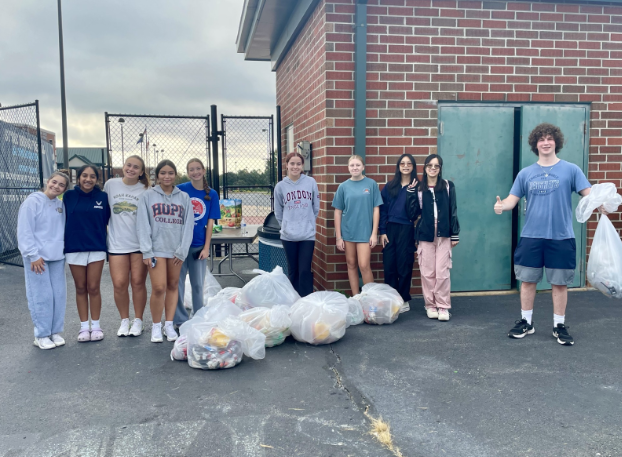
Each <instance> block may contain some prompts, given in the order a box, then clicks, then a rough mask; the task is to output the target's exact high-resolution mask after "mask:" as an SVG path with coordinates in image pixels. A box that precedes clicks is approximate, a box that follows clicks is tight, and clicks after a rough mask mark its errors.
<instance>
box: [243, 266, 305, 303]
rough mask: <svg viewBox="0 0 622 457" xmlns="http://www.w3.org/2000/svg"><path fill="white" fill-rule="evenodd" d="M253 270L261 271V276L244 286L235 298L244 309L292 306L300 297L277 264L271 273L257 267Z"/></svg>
mask: <svg viewBox="0 0 622 457" xmlns="http://www.w3.org/2000/svg"><path fill="white" fill-rule="evenodd" d="M253 272H254V273H259V276H256V277H254V278H253V279H251V280H250V281H249V283H248V284H246V285H245V286H244V287H242V290H241V291H240V292H239V293H238V295H237V297H236V299H235V304H236V305H238V306H239V307H240V308H241V309H242V310H247V309H250V308H258V307H264V308H272V307H273V306H274V305H285V306H292V305H293V304H294V303H296V301H297V300H298V299H300V295H298V292H296V290H295V289H294V287H293V286H292V284H291V283H290V282H289V279H288V278H287V276H285V273H283V269H282V268H281V267H279V266H276V267H275V268H274V270H272V271H271V272H270V273H268V272H267V271H263V270H257V269H255V270H253Z"/></svg>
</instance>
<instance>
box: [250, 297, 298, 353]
mask: <svg viewBox="0 0 622 457" xmlns="http://www.w3.org/2000/svg"><path fill="white" fill-rule="evenodd" d="M238 318H239V319H241V320H243V321H244V322H247V323H248V324H249V325H250V326H251V327H253V328H255V329H257V330H259V331H260V332H261V333H263V334H264V335H266V347H268V348H269V347H273V346H277V345H279V344H281V343H282V342H283V341H285V338H287V337H288V336H289V335H290V334H291V333H290V330H289V328H290V327H291V325H292V320H291V319H290V317H289V307H287V306H285V305H276V306H273V307H272V308H263V307H259V308H251V309H249V310H246V311H244V312H243V313H242V314H240V315H239V316H238Z"/></svg>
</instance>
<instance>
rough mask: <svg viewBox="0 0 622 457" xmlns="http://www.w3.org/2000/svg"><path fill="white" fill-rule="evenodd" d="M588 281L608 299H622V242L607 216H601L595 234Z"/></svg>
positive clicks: (588, 269)
mask: <svg viewBox="0 0 622 457" xmlns="http://www.w3.org/2000/svg"><path fill="white" fill-rule="evenodd" d="M587 279H588V281H589V282H590V284H592V286H594V287H595V288H596V289H598V290H600V291H601V292H602V293H603V294H605V295H607V296H608V297H614V298H622V241H620V235H618V232H617V230H616V229H615V227H614V226H613V224H612V223H611V221H610V220H609V218H608V217H607V216H605V215H601V216H600V221H599V222H598V226H597V227H596V233H594V240H593V241H592V249H591V251H590V258H589V260H588V262H587Z"/></svg>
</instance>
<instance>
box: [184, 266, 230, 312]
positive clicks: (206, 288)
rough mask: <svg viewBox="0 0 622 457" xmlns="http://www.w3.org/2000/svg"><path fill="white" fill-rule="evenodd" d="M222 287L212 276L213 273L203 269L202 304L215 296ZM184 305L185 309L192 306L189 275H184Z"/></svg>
mask: <svg viewBox="0 0 622 457" xmlns="http://www.w3.org/2000/svg"><path fill="white" fill-rule="evenodd" d="M221 289H222V287H221V286H220V284H219V283H218V281H217V280H216V278H215V277H214V275H213V274H212V273H211V272H210V271H209V270H206V271H205V279H204V281H203V306H205V305H206V304H207V300H208V299H209V298H210V297H213V296H215V295H216V294H217V293H218V292H220V290H221ZM184 307H185V308H187V309H193V308H192V285H191V284H190V275H187V276H186V281H185V288H184Z"/></svg>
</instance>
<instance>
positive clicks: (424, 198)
mask: <svg viewBox="0 0 622 457" xmlns="http://www.w3.org/2000/svg"><path fill="white" fill-rule="evenodd" d="M442 170H443V159H442V158H441V156H439V155H437V154H430V155H429V156H428V157H426V159H425V162H424V164H423V177H422V179H421V182H418V183H417V182H414V181H413V183H412V184H411V185H410V186H409V187H408V196H407V202H408V217H409V218H410V219H411V220H413V221H414V220H416V219H417V218H418V217H419V216H421V220H420V221H419V222H418V224H417V228H416V230H415V239H416V240H417V241H418V243H419V246H418V249H417V257H418V259H419V271H420V273H421V286H422V289H423V298H424V300H425V309H426V313H427V315H428V317H429V318H430V319H438V320H439V321H448V320H449V317H450V314H449V309H450V308H451V298H450V292H451V283H450V277H449V273H450V270H451V256H452V249H453V248H454V247H455V246H456V245H457V244H458V242H459V239H460V238H459V234H460V223H459V222H458V207H457V205H456V188H455V186H454V183H453V182H451V181H448V180H445V179H443V177H442Z"/></svg>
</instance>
